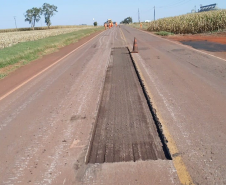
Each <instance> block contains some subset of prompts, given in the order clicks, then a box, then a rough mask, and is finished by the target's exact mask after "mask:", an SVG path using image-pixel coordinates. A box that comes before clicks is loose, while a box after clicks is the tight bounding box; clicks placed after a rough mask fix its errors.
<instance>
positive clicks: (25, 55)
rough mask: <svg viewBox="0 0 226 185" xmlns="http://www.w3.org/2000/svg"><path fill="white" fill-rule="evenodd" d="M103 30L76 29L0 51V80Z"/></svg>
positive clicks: (93, 28)
mask: <svg viewBox="0 0 226 185" xmlns="http://www.w3.org/2000/svg"><path fill="white" fill-rule="evenodd" d="M103 29H104V28H103V27H92V28H87V29H78V30H76V31H73V32H71V33H66V34H60V35H56V36H49V37H46V38H43V39H39V40H35V41H27V42H20V43H18V44H15V45H13V46H11V47H6V48H4V49H0V78H4V77H5V76H7V75H8V74H9V73H10V72H12V71H14V70H15V69H17V68H19V67H21V66H23V65H25V64H27V63H29V62H31V61H33V60H35V59H37V58H39V57H41V56H43V55H46V54H48V53H51V52H54V51H56V50H57V49H58V48H61V47H63V46H66V45H69V44H71V43H74V42H77V41H78V40H79V39H81V38H83V37H85V36H88V35H90V34H92V33H94V32H96V31H100V30H103ZM35 32H36V33H37V32H38V31H35Z"/></svg>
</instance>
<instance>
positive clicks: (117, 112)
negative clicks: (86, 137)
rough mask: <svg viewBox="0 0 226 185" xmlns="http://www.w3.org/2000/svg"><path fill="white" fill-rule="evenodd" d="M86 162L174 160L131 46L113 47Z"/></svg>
mask: <svg viewBox="0 0 226 185" xmlns="http://www.w3.org/2000/svg"><path fill="white" fill-rule="evenodd" d="M111 55H112V60H111V62H110V63H109V66H108V69H107V73H106V78H105V83H104V87H103V92H102V97H101V101H100V105H99V110H98V114H97V118H96V122H95V124H94V129H93V133H92V138H91V142H90V146H89V149H88V150H89V151H88V154H87V161H86V162H87V163H113V162H126V161H134V162H135V161H137V160H158V159H161V160H171V155H170V153H169V150H168V148H167V144H166V140H165V137H164V135H163V132H162V130H161V124H160V123H159V121H158V118H157V116H156V114H155V111H154V110H153V108H152V106H151V102H150V100H149V97H148V96H147V93H146V91H145V88H144V86H143V83H142V80H141V79H140V76H139V73H138V72H137V70H136V66H135V64H134V63H133V60H132V57H131V55H130V52H129V50H128V48H113V49H112V52H111Z"/></svg>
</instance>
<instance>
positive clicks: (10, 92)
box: [0, 31, 103, 101]
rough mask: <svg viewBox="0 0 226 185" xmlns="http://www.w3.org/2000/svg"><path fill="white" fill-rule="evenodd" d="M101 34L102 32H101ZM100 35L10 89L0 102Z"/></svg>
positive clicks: (0, 98)
mask: <svg viewBox="0 0 226 185" xmlns="http://www.w3.org/2000/svg"><path fill="white" fill-rule="evenodd" d="M101 33H103V31H102V32H101ZM101 33H99V34H98V35H96V36H95V37H93V38H92V39H90V40H88V41H87V42H85V43H84V44H82V45H81V46H79V47H77V48H76V49H74V50H73V51H71V52H70V53H68V54H67V55H65V56H63V57H62V58H60V59H59V60H57V61H56V62H54V63H53V64H51V65H50V66H48V67H47V68H45V69H43V70H42V71H40V72H39V73H37V74H36V75H34V76H32V77H31V78H29V79H28V80H26V81H25V82H23V83H22V84H20V85H18V86H17V87H15V88H14V89H12V90H11V91H9V92H8V93H6V94H5V95H3V96H1V97H0V101H1V100H3V99H4V98H6V97H7V96H9V95H10V94H12V93H13V92H14V91H16V90H17V89H19V88H20V87H22V86H24V85H25V84H27V83H28V82H30V81H31V80H33V79H34V78H36V77H37V76H39V75H40V74H42V73H44V72H45V71H47V70H48V69H49V68H51V67H52V66H54V65H56V64H57V63H59V62H60V61H61V60H63V59H65V58H66V57H68V56H69V55H70V54H72V53H73V52H75V51H76V50H78V49H79V48H81V47H82V46H84V45H85V44H87V43H88V42H90V41H92V40H93V39H95V38H96V37H97V36H99V35H100V34H101Z"/></svg>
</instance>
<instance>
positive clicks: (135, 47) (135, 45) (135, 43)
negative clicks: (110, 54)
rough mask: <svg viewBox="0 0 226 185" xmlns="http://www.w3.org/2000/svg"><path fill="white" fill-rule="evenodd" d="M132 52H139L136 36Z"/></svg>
mask: <svg viewBox="0 0 226 185" xmlns="http://www.w3.org/2000/svg"><path fill="white" fill-rule="evenodd" d="M131 53H138V46H137V39H136V38H135V37H134V42H133V51H132V52H131Z"/></svg>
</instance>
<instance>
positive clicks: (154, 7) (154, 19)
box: [154, 6, 155, 21]
mask: <svg viewBox="0 0 226 185" xmlns="http://www.w3.org/2000/svg"><path fill="white" fill-rule="evenodd" d="M154 21H155V6H154Z"/></svg>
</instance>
